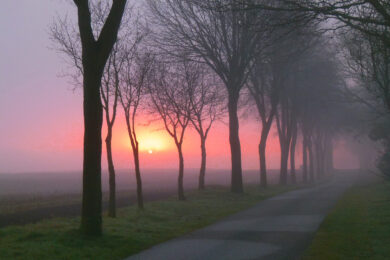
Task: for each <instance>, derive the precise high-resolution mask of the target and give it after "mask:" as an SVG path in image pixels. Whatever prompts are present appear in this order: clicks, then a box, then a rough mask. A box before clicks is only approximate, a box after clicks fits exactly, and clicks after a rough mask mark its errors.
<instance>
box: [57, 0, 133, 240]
mask: <svg viewBox="0 0 390 260" xmlns="http://www.w3.org/2000/svg"><path fill="white" fill-rule="evenodd" d="M73 2H74V4H75V5H76V7H77V11H78V28H79V29H78V31H79V35H78V37H79V39H80V45H79V46H81V59H80V58H78V57H79V56H77V57H75V56H73V60H74V63H75V65H76V66H77V67H78V68H79V69H82V76H83V94H84V95H83V96H84V100H83V103H84V155H83V158H84V160H83V200H82V214H81V230H82V231H83V233H85V234H87V235H100V234H101V233H102V191H101V190H102V187H101V152H102V138H101V137H102V136H101V129H102V123H103V106H102V101H101V81H102V76H103V73H104V68H105V66H106V62H107V60H108V58H109V56H110V53H111V50H112V48H113V46H114V44H115V42H116V40H117V34H118V31H119V27H120V24H121V20H122V16H123V14H124V11H125V7H126V2H127V0H116V1H113V3H112V6H111V8H110V9H109V10H108V13H107V17H106V19H105V22H104V24H103V25H102V27H101V30H99V32H97V31H96V30H94V28H93V21H92V16H91V9H90V2H89V1H88V0H73ZM95 29H96V28H95ZM77 46H78V45H72V44H71V45H69V46H63V47H64V48H63V49H66V48H67V47H70V49H69V51H73V50H72V48H77ZM80 61H81V64H80Z"/></svg>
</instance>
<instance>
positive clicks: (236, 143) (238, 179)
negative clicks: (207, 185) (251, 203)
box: [228, 91, 244, 193]
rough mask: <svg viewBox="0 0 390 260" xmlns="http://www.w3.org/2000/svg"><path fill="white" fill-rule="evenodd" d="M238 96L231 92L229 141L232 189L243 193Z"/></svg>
mask: <svg viewBox="0 0 390 260" xmlns="http://www.w3.org/2000/svg"><path fill="white" fill-rule="evenodd" d="M238 98H239V94H238V93H237V94H236V93H232V91H230V92H229V102H228V109H229V141H230V150H231V162H232V179H231V191H232V192H235V193H242V192H244V187H243V183H242V166H241V145H240V137H239V131H238V128H239V121H238V116H237V110H238V107H237V106H238Z"/></svg>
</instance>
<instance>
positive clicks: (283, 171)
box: [279, 141, 290, 185]
mask: <svg viewBox="0 0 390 260" xmlns="http://www.w3.org/2000/svg"><path fill="white" fill-rule="evenodd" d="M282 142H283V141H282ZM288 148H289V146H288V145H287V144H286V143H285V142H284V144H283V145H281V151H280V179H279V184H281V185H286V184H287V168H288V167H287V166H288V154H289V150H290V149H288Z"/></svg>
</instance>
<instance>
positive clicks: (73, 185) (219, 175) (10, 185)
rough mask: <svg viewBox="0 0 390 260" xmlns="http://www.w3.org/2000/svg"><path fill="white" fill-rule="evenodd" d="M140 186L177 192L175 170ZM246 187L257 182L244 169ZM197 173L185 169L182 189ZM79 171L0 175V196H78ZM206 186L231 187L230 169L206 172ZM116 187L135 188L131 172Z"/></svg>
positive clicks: (273, 173) (120, 173) (146, 178)
mask: <svg viewBox="0 0 390 260" xmlns="http://www.w3.org/2000/svg"><path fill="white" fill-rule="evenodd" d="M143 174H144V175H143V185H144V189H145V192H149V193H150V192H153V191H157V192H158V191H167V190H169V191H172V193H174V192H175V190H176V186H177V185H176V181H177V170H176V169H161V170H158V169H153V170H150V169H149V170H146V169H145V170H143ZM243 175H244V181H245V183H246V184H256V183H258V182H259V173H258V171H257V170H246V171H244V173H243ZM277 177H278V171H277V170H270V181H271V183H276V182H277ZM198 178H199V170H198V169H186V171H185V177H184V186H185V188H186V189H195V188H196V187H197V184H198ZM81 179H82V175H81V172H76V171H74V172H47V173H12V174H1V175H0V197H6V196H7V195H12V196H13V197H14V196H17V195H43V196H50V195H54V194H56V195H58V194H73V193H77V194H79V193H81V188H82V187H81V184H82V182H81ZM206 180H207V185H223V186H226V187H228V186H229V185H230V181H231V180H230V173H229V170H221V169H219V170H215V169H208V171H207V174H206ZM102 188H103V191H108V173H107V171H103V172H102ZM117 188H118V191H121V190H132V191H134V190H135V189H136V181H135V176H134V171H133V170H123V169H122V170H121V169H120V170H117Z"/></svg>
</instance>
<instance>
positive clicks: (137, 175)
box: [133, 147, 144, 209]
mask: <svg viewBox="0 0 390 260" xmlns="http://www.w3.org/2000/svg"><path fill="white" fill-rule="evenodd" d="M133 156H134V168H135V178H136V181H137V205H138V208H139V209H143V208H144V198H143V192H142V179H141V170H140V164H139V150H138V147H135V148H133Z"/></svg>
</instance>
